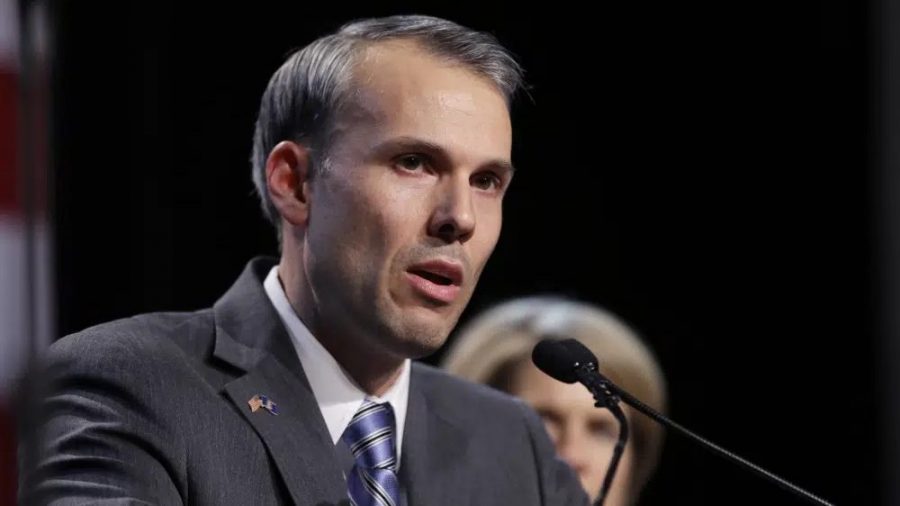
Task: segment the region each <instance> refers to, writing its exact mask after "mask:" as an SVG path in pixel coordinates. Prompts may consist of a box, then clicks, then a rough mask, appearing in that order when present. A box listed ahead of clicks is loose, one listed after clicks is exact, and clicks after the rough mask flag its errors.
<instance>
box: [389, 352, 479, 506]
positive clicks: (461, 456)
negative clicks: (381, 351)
mask: <svg viewBox="0 0 900 506" xmlns="http://www.w3.org/2000/svg"><path fill="white" fill-rule="evenodd" d="M436 399H437V398H436V397H433V396H432V395H429V393H428V392H427V385H426V384H425V383H424V381H423V378H422V376H421V375H420V374H416V365H415V364H414V365H413V374H412V376H411V378H410V387H409V407H408V408H407V413H406V428H405V429H404V434H403V456H402V458H401V463H400V480H401V483H403V484H404V485H405V486H406V490H407V495H408V497H409V504H410V505H413V506H418V505H423V504H427V505H428V506H438V505H447V506H450V505H457V504H466V499H465V496H464V495H460V494H464V493H465V491H466V490H468V488H469V487H468V482H469V481H470V480H469V479H470V478H471V476H468V477H467V474H466V467H465V466H466V461H467V457H466V454H467V452H468V443H469V439H468V437H467V435H466V432H465V431H464V430H462V429H461V428H459V427H457V426H456V425H454V424H453V423H451V422H450V421H448V420H447V419H446V418H445V417H443V416H442V412H441V410H440V408H439V407H438V406H435V402H437V401H436Z"/></svg>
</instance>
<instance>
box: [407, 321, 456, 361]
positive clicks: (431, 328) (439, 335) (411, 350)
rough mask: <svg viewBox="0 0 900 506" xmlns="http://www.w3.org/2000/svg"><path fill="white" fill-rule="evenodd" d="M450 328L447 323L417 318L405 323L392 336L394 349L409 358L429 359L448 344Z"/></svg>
mask: <svg viewBox="0 0 900 506" xmlns="http://www.w3.org/2000/svg"><path fill="white" fill-rule="evenodd" d="M450 328H451V326H450V325H448V324H447V322H446V321H441V322H439V323H438V322H435V321H434V320H431V321H423V320H422V319H418V318H417V319H416V320H414V321H406V322H403V324H402V325H401V326H400V328H397V329H395V330H396V332H395V333H394V334H393V336H392V337H393V339H392V341H393V346H392V348H394V350H395V351H396V352H398V353H399V354H402V355H403V356H404V357H407V358H413V359H416V358H423V357H427V356H428V355H431V354H432V353H434V352H436V351H437V350H438V349H440V347H441V346H443V345H444V343H445V342H447V336H448V335H449V334H450Z"/></svg>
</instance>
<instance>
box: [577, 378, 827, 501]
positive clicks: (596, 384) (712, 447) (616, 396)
mask: <svg viewBox="0 0 900 506" xmlns="http://www.w3.org/2000/svg"><path fill="white" fill-rule="evenodd" d="M574 373H575V376H576V377H577V378H578V381H579V382H580V383H581V384H583V385H584V386H586V387H587V388H588V390H590V391H591V393H592V394H593V395H594V399H596V400H597V403H596V404H595V406H597V407H598V408H601V407H606V408H609V410H610V411H612V413H613V415H614V416H615V417H616V419H617V420H618V421H619V441H618V443H616V448H615V451H614V452H613V457H612V460H611V462H610V466H609V469H607V471H606V476H605V477H604V479H603V488H602V489H601V491H600V496H599V497H598V498H597V502H596V503H595V504H597V505H598V506H600V505H602V504H603V500H604V499H605V497H606V493H607V492H608V490H609V486H610V484H611V483H612V478H613V476H614V475H615V473H616V467H618V464H619V459H620V458H621V456H622V452H623V451H624V449H625V441H626V440H627V439H628V423H627V421H626V419H625V415H624V413H622V408H620V407H619V400H620V399H621V400H623V401H625V403H626V404H628V405H629V406H631V407H633V408H634V409H636V410H638V411H640V412H641V413H643V414H645V415H647V416H648V417H650V418H652V419H653V420H655V421H656V422H657V423H660V424H662V425H664V426H666V427H668V428H670V429H673V430H674V431H675V432H677V433H679V434H681V435H683V436H686V437H687V438H688V439H692V440H693V441H695V442H697V443H698V444H700V446H702V447H704V448H706V449H707V450H709V451H711V452H712V453H714V454H716V455H719V456H720V457H723V458H725V459H726V460H730V461H732V462H736V463H737V464H738V465H740V466H741V467H743V468H744V469H747V470H749V471H752V472H753V473H756V474H757V475H759V476H762V477H763V478H765V479H768V480H770V481H774V482H775V483H777V484H778V485H779V486H781V487H782V488H783V489H785V490H787V491H789V492H793V493H794V494H796V495H798V496H800V497H802V498H804V499H806V500H807V501H809V502H811V503H813V504H819V505H822V506H833V505H832V504H831V503H830V502H828V501H826V500H824V499H822V498H821V497H819V496H817V495H815V494H813V493H811V492H808V491H806V490H804V489H802V488H800V487H798V486H797V485H794V484H793V483H791V482H789V481H787V480H785V479H783V478H781V477H780V476H777V475H775V474H773V473H771V472H769V471H766V470H765V469H763V468H761V467H759V466H757V465H756V464H754V463H752V462H750V461H748V460H746V459H744V458H743V457H740V456H738V455H736V454H734V453H732V452H730V451H728V450H726V449H724V448H722V447H721V446H719V445H717V444H715V443H713V442H711V441H708V440H707V439H705V438H703V437H701V436H699V435H697V434H695V433H693V432H691V431H689V430H688V429H686V428H684V427H682V426H681V425H678V424H677V423H675V422H673V421H672V420H670V419H668V418H667V417H666V416H664V415H663V414H661V413H659V412H657V411H656V410H654V409H653V408H651V407H650V406H647V405H646V404H644V403H643V402H641V401H640V400H639V399H638V398H636V397H634V396H633V395H631V394H629V393H628V392H626V391H624V390H622V389H621V388H619V387H618V386H616V384H615V383H613V382H612V381H610V380H609V379H607V378H606V377H605V376H603V375H602V374H600V372H599V371H598V370H597V365H596V364H595V363H593V362H591V361H585V362H581V363H579V364H578V366H577V367H576V368H575V370H574Z"/></svg>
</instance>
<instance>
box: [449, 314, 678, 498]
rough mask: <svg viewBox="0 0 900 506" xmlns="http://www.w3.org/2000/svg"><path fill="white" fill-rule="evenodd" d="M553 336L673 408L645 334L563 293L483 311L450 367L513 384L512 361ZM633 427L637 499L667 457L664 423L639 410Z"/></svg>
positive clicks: (461, 338)
mask: <svg viewBox="0 0 900 506" xmlns="http://www.w3.org/2000/svg"><path fill="white" fill-rule="evenodd" d="M549 336H557V337H571V338H575V339H577V340H579V341H581V343H582V344H584V345H585V346H587V347H588V348H589V349H590V350H591V351H592V352H594V354H595V355H597V359H598V362H599V369H600V372H602V373H603V374H604V375H606V376H607V377H609V379H610V380H611V381H613V382H614V383H615V384H617V385H619V386H620V387H622V388H623V389H625V390H626V391H627V392H629V393H631V394H632V395H634V396H635V397H637V398H638V399H640V400H641V401H642V402H644V403H645V404H647V405H649V406H650V407H652V408H654V409H656V410H657V411H660V412H664V411H665V408H666V386H665V380H664V378H663V374H662V370H661V369H660V367H659V364H658V363H657V361H656V359H655V358H654V357H653V354H652V353H651V351H650V350H649V348H647V346H646V345H645V344H644V343H643V342H642V341H641V339H640V338H639V337H638V335H637V334H636V333H635V332H634V331H633V330H632V329H631V328H629V327H628V326H627V325H626V324H625V323H624V322H622V321H621V320H620V319H619V318H617V317H616V316H614V315H613V314H612V313H610V312H608V311H605V310H603V309H601V308H599V307H596V306H593V305H590V304H586V303H583V302H577V301H572V300H567V299H564V298H561V297H554V296H535V297H525V298H519V299H513V300H511V301H508V302H505V303H502V304H500V305H498V306H495V307H493V308H491V309H489V310H488V311H486V312H484V313H482V314H481V315H479V316H478V317H476V318H475V319H473V320H472V321H470V322H469V323H468V324H467V325H465V326H464V327H463V328H462V330H461V331H460V332H459V333H458V334H457V336H456V338H455V340H454V342H453V345H452V347H451V349H450V350H449V351H448V352H447V354H446V356H445V358H444V362H443V367H444V368H445V369H446V370H448V371H449V372H451V373H453V374H455V375H457V376H460V377H463V378H466V379H468V380H470V381H474V382H477V383H484V384H488V385H491V386H494V387H496V388H499V389H501V390H508V388H509V385H508V384H507V383H508V376H509V373H510V371H511V370H512V368H514V367H516V366H518V365H519V364H520V363H522V362H523V361H526V360H528V359H529V357H530V355H531V350H532V348H534V345H535V344H537V343H538V342H539V341H540V340H541V339H544V338H545V337H549ZM631 427H632V445H633V446H632V447H633V449H634V452H635V453H634V455H635V459H634V477H635V479H634V483H633V489H632V492H633V493H632V498H633V500H634V499H637V497H638V495H639V492H640V490H641V489H642V488H643V487H644V485H645V484H646V482H647V480H648V479H649V478H650V475H651V474H652V473H653V470H654V469H655V468H656V464H657V462H658V461H659V454H660V451H661V449H662V441H663V431H662V429H661V428H660V427H659V426H658V425H656V424H655V423H654V422H653V421H651V420H650V419H649V418H647V417H645V416H643V415H638V416H635V417H632V419H631Z"/></svg>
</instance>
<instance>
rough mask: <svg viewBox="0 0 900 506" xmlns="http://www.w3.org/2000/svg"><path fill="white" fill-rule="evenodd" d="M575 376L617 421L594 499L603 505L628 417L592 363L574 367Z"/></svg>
mask: <svg viewBox="0 0 900 506" xmlns="http://www.w3.org/2000/svg"><path fill="white" fill-rule="evenodd" d="M575 376H576V377H577V378H578V381H579V382H580V383H581V384H583V385H584V386H586V387H587V388H588V390H590V391H591V394H593V395H594V400H596V401H597V402H596V403H595V404H594V406H595V407H598V408H607V409H609V410H610V411H611V412H612V414H613V416H614V417H616V420H617V421H618V422H619V438H618V440H617V441H616V446H615V448H613V454H612V458H611V459H610V461H609V467H608V468H607V469H606V475H605V476H604V477H603V486H602V487H601V488H600V495H598V496H597V500H596V501H594V505H595V506H603V501H605V500H606V494H608V493H609V487H610V486H612V482H613V477H615V475H616V469H618V467H619V461H620V460H622V454H623V453H625V444H626V443H628V419H626V418H625V413H624V412H622V408H621V407H620V406H619V397H618V396H617V395H616V394H615V393H613V392H612V390H611V389H610V388H609V385H610V384H611V383H610V382H609V381H606V382H604V381H603V380H601V379H599V378H603V376H600V373H598V372H597V370H596V367H595V366H594V364H592V363H587V364H584V365H583V366H581V367H578V368H577V369H575ZM603 379H605V378H603Z"/></svg>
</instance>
